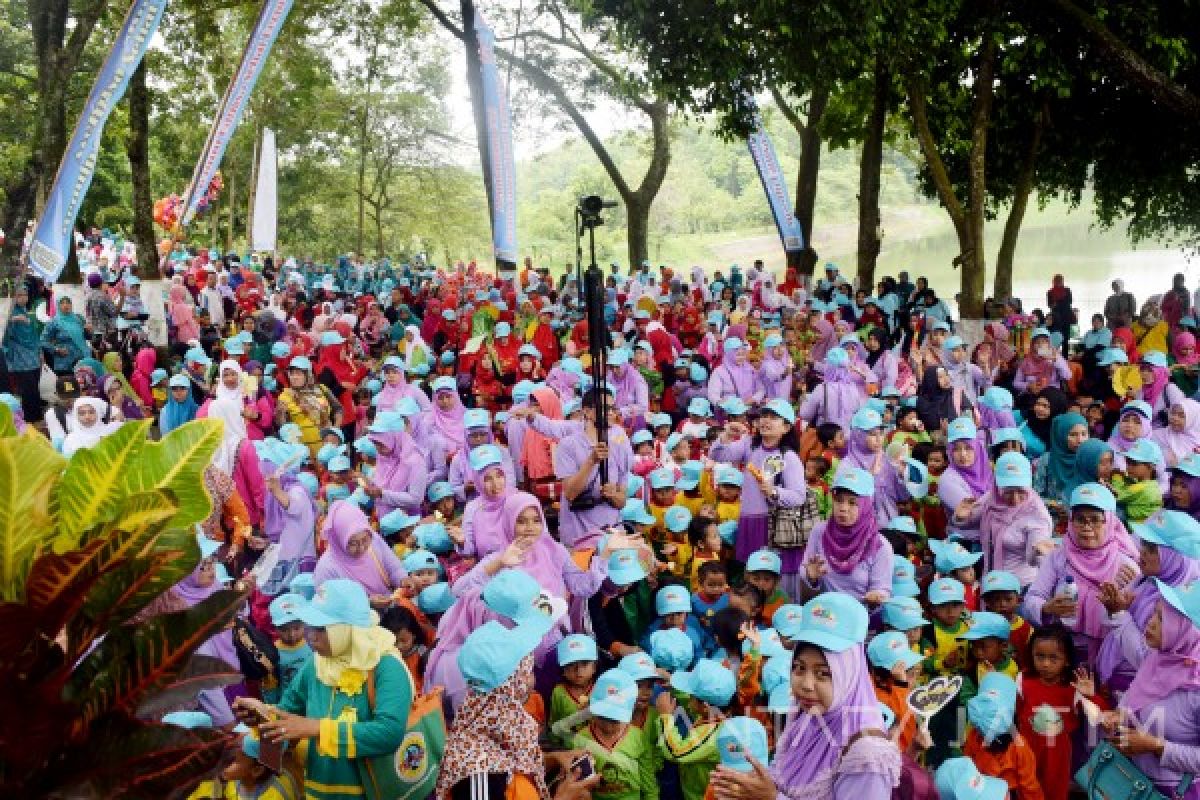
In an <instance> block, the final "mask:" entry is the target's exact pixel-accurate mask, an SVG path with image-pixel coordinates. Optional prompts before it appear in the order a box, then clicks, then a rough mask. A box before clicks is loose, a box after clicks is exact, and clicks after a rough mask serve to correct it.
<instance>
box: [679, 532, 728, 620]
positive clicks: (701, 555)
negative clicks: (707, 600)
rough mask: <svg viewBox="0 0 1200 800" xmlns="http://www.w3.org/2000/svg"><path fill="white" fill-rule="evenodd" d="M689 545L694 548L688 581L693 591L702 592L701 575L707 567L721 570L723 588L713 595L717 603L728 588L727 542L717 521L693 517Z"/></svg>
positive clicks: (702, 581)
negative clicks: (725, 553) (726, 570)
mask: <svg viewBox="0 0 1200 800" xmlns="http://www.w3.org/2000/svg"><path fill="white" fill-rule="evenodd" d="M724 524H728V523H724ZM688 544H689V545H690V546H691V548H692V559H691V563H690V564H689V566H688V581H689V583H690V585H691V587H692V591H700V589H701V585H702V584H703V583H704V580H703V578H701V577H700V573H701V570H702V569H704V568H705V566H706V565H708V564H716V565H717V567H718V568H719V570H720V574H721V579H722V580H721V586H720V587H719V588H718V590H717V591H716V592H713V593H712V595H713V602H716V600H717V597H718V595H720V596H723V595H724V594H725V589H727V588H728V586H727V585H725V577H726V572H725V566H724V564H723V563H722V557H723V551H724V549H725V542H724V541H723V540H722V539H721V529H720V526H718V525H717V522H716V520H714V519H711V518H709V517H693V518H692V521H691V523H689V525H688ZM709 574H711V572H710V573H709Z"/></svg>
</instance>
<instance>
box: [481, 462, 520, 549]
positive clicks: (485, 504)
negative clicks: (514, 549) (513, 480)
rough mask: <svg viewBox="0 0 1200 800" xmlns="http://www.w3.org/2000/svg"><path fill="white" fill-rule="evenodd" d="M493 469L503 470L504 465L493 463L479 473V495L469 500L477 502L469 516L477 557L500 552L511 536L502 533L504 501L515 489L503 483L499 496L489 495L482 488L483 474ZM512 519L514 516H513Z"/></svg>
mask: <svg viewBox="0 0 1200 800" xmlns="http://www.w3.org/2000/svg"><path fill="white" fill-rule="evenodd" d="M494 469H498V470H500V471H501V472H504V465H503V464H493V465H492V466H490V467H487V468H486V469H484V470H483V472H481V473H480V474H479V483H478V486H479V497H477V498H475V499H474V500H472V501H471V502H472V503H478V504H479V505H478V506H477V507H476V509H475V513H474V514H473V515H472V517H471V535H472V538H473V540H474V542H475V555H476V556H478V557H479V558H483V557H484V556H486V555H489V554H491V553H498V552H500V551H501V550H503V549H504V548H505V547H506V546H507V545H508V543H509V541H511V537H507V536H506V535H505V533H504V531H505V530H506V529H505V527H504V520H505V515H504V503H505V501H506V500H508V498H509V497H511V496H512V495H513V493H514V492H515V491H516V489H515V488H514V487H512V486H509V485H508V484H507V483H505V486H504V493H503V494H501V495H500V496H499V497H490V496H489V495H488V494H487V492H485V491H484V490H483V476H484V475H486V474H487V473H488V472H489V471H491V470H494ZM514 519H516V518H515V517H514Z"/></svg>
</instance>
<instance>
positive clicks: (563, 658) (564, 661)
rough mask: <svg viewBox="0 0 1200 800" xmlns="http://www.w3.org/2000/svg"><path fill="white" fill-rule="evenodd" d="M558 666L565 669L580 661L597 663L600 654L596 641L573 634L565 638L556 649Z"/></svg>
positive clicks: (579, 634)
mask: <svg viewBox="0 0 1200 800" xmlns="http://www.w3.org/2000/svg"><path fill="white" fill-rule="evenodd" d="M555 653H556V655H557V656H558V665H559V666H560V667H565V666H567V665H568V664H575V663H577V662H580V661H596V660H598V659H599V658H600V654H599V653H598V652H597V650H596V640H595V639H593V638H592V637H590V636H585V635H584V634H582V633H572V634H571V635H570V636H566V637H563V639H562V640H561V641H559V643H558V646H557V647H556V648H555Z"/></svg>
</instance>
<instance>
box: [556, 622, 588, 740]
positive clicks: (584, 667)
mask: <svg viewBox="0 0 1200 800" xmlns="http://www.w3.org/2000/svg"><path fill="white" fill-rule="evenodd" d="M557 653H558V666H559V667H561V668H562V676H563V679H562V682H561V683H559V684H558V685H556V686H555V687H554V691H552V692H551V693H550V716H549V719H548V720H547V722H548V723H549V725H550V728H551V729H552V731H553V728H554V724H555V723H556V722H558V721H559V720H563V719H566V718H568V717H571V716H573V715H575V714H577V713H578V712H579V711H580V709H583V708H585V707H587V704H588V695H589V694H590V693H591V691H592V683H593V682H595V679H596V662H597V661H598V660H599V658H600V655H599V653H598V651H597V649H596V640H595V639H593V638H592V637H590V636H585V635H583V634H581V633H576V634H572V635H570V636H568V637H566V638H565V639H563V640H562V641H561V642H559V643H558V650H557ZM551 740H552V741H553V743H554V744H556V745H558V746H560V747H567V745H568V742H567V741H566V738H565V737H562V736H560V735H559V734H558V733H557V732H552V733H551Z"/></svg>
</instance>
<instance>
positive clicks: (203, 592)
mask: <svg viewBox="0 0 1200 800" xmlns="http://www.w3.org/2000/svg"><path fill="white" fill-rule="evenodd" d="M203 565H204V561H203V560H202V561H201V562H200V563H199V564H197V565H196V568H195V569H194V570H192V574H191V575H188V576H187V577H186V578H184V579H183V580H181V581H180V582H179V583H177V584H175V587H174V588H173V589H172V591H173V592H174V593H175V596H176V597H178V598H179V599H180V600H182V601H183V602H185V603H187V607H188V608H191V607H192V606H194V605H196V604H197V603H199V602H201V601H203V600H207V599H208V598H210V597H212V596H213V595H214V594H216V593H217V592H218V591H219V590H220V588H221V584H220V583H218V582H217V581H216V580H213V582H212V583H210V584H209V585H208V586H201V585H200V584H199V583H198V582H197V581H196V578H197V577H198V576H199V575H200V568H201V567H202V566H203Z"/></svg>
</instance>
